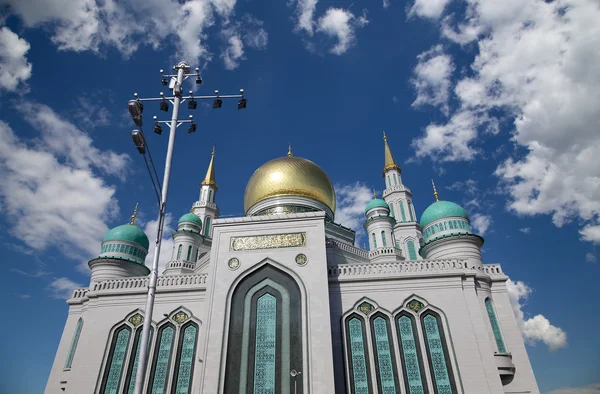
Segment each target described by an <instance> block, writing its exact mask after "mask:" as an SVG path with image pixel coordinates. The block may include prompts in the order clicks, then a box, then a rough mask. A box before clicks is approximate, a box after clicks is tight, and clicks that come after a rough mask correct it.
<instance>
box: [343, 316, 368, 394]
mask: <svg viewBox="0 0 600 394" xmlns="http://www.w3.org/2000/svg"><path fill="white" fill-rule="evenodd" d="M348 336H349V337H350V362H351V363H352V381H353V382H354V394H369V377H368V375H367V357H366V355H365V353H366V350H365V343H364V340H363V338H364V337H363V327H362V323H361V322H360V320H358V318H356V317H353V318H352V319H350V321H349V322H348Z"/></svg>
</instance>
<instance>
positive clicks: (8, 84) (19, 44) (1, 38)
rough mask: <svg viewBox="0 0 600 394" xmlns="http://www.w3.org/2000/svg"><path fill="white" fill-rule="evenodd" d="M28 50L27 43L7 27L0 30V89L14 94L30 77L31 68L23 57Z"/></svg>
mask: <svg viewBox="0 0 600 394" xmlns="http://www.w3.org/2000/svg"><path fill="white" fill-rule="evenodd" d="M1 3H2V2H1V1H0V4H1ZM29 48H30V45H29V43H28V42H27V41H25V40H24V39H22V38H21V37H19V36H18V35H16V34H15V33H13V32H12V31H11V30H10V29H9V28H8V27H2V28H0V89H5V90H8V91H12V92H14V91H16V90H17V87H18V86H19V85H20V84H22V83H24V82H25V81H27V80H28V79H29V78H30V77H31V69H32V66H31V63H29V62H28V61H27V58H26V57H25V55H26V54H27V52H29Z"/></svg>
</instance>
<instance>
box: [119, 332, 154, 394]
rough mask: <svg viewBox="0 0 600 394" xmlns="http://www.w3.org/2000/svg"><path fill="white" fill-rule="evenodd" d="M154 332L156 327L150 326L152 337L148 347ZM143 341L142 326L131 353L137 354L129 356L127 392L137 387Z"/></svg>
mask: <svg viewBox="0 0 600 394" xmlns="http://www.w3.org/2000/svg"><path fill="white" fill-rule="evenodd" d="M152 334H154V329H153V328H152V327H150V337H149V338H148V348H150V344H151V343H152ZM141 342H142V327H140V328H139V329H138V330H137V331H136V333H135V339H134V340H133V347H132V349H131V354H132V355H135V356H130V358H129V369H128V370H127V377H126V380H125V387H126V390H125V393H127V394H133V391H134V389H135V377H136V375H137V369H138V362H139V360H138V358H139V357H140V343H141Z"/></svg>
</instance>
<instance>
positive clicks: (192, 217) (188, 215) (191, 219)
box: [178, 212, 202, 228]
mask: <svg viewBox="0 0 600 394" xmlns="http://www.w3.org/2000/svg"><path fill="white" fill-rule="evenodd" d="M183 222H190V223H194V224H195V225H197V226H198V227H200V228H202V220H200V218H199V217H198V216H196V215H194V214H193V213H191V212H190V213H186V214H185V215H183V216H182V217H180V218H179V222H178V223H183Z"/></svg>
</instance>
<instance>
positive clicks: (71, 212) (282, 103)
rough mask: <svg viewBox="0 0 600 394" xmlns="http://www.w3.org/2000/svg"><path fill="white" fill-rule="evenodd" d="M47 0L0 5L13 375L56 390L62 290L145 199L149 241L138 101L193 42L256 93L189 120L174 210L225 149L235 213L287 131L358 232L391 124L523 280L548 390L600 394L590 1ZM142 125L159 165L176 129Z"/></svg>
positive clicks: (527, 327) (202, 58)
mask: <svg viewBox="0 0 600 394" xmlns="http://www.w3.org/2000/svg"><path fill="white" fill-rule="evenodd" d="M37 3H39V2H36V1H34V0H0V170H1V173H2V182H0V204H1V207H2V213H3V214H2V216H1V217H0V224H1V230H0V253H1V254H2V256H3V261H4V275H2V276H1V277H0V296H2V298H3V299H4V300H6V301H5V303H4V305H5V313H6V315H5V316H6V319H5V322H4V323H5V324H3V325H2V328H0V330H1V333H2V335H0V338H1V339H0V341H1V343H0V345H1V347H2V349H3V354H5V357H3V358H2V359H1V360H0V371H2V372H0V392H10V393H15V394H19V393H24V394H30V393H38V392H42V391H43V389H44V387H45V381H46V379H47V376H48V374H49V371H50V367H51V364H52V362H53V358H54V353H55V351H56V347H57V345H58V341H59V339H60V335H61V333H62V328H63V325H64V321H65V317H66V313H67V310H68V308H67V305H66V304H65V302H64V300H65V298H67V297H68V296H69V295H70V292H71V290H72V289H73V287H76V286H79V285H85V284H86V283H88V278H89V272H88V271H87V265H86V262H87V260H89V259H90V258H93V257H95V256H96V255H97V253H98V252H99V248H100V241H101V239H102V236H103V235H104V233H105V232H106V231H107V230H108V229H109V228H111V227H114V226H116V225H119V224H123V223H125V222H127V221H128V220H129V216H130V215H131V213H132V210H133V207H134V206H135V204H136V203H137V202H139V204H140V215H139V217H140V220H139V224H140V226H141V227H143V228H144V229H145V230H146V231H147V233H148V235H149V237H150V238H152V237H153V236H154V232H153V229H154V228H155V221H154V220H155V216H156V213H157V212H156V199H155V196H154V193H153V191H152V188H151V184H150V181H149V179H148V176H147V174H146V170H145V167H144V163H143V160H142V158H141V157H140V156H139V155H138V154H137V152H136V150H135V148H134V147H133V145H132V143H131V140H130V136H129V132H130V131H131V129H132V128H133V124H132V122H131V120H130V118H129V116H128V114H127V110H126V103H127V101H128V100H129V99H131V98H132V94H133V92H138V93H139V94H140V95H141V96H142V97H149V96H156V95H157V94H158V93H159V92H161V91H165V92H166V89H164V88H163V87H162V86H161V85H160V74H159V72H158V70H159V69H161V68H164V69H170V68H171V67H172V65H173V64H175V63H176V62H177V61H178V60H180V59H186V60H187V61H188V62H190V64H191V65H192V67H195V66H199V67H200V68H201V69H202V74H203V77H204V81H205V82H204V84H203V85H202V86H201V87H199V89H198V90H197V92H198V94H200V93H212V92H213V91H214V90H215V89H218V90H219V91H220V92H221V93H237V92H238V90H239V89H240V88H244V89H245V91H246V95H247V97H248V108H247V109H246V110H244V111H238V110H237V109H236V105H235V101H230V102H227V101H226V102H225V103H224V105H223V108H221V109H219V110H213V109H212V108H209V107H207V106H204V105H200V106H199V107H198V109H197V110H196V111H194V112H193V114H194V118H195V119H196V122H197V124H198V131H197V132H196V133H195V134H191V135H188V134H187V133H186V132H185V129H180V130H179V132H178V134H177V138H176V148H175V158H174V161H173V172H172V178H171V187H170V194H169V201H168V211H169V212H170V214H171V215H172V216H171V222H170V223H167V224H168V225H170V226H173V222H174V218H175V219H176V218H177V217H179V216H180V215H182V214H183V213H185V212H187V211H189V208H190V206H191V204H192V203H193V202H194V201H196V200H197V199H198V185H199V182H200V181H201V180H202V179H203V177H204V174H205V171H206V167H207V164H208V161H209V158H210V152H211V147H212V145H213V144H216V146H217V148H216V149H217V156H216V176H217V183H218V185H219V192H218V194H217V203H218V204H219V207H220V209H221V213H222V215H228V216H229V215H230V216H236V215H243V193H244V188H245V185H246V182H247V181H248V179H249V178H250V176H251V174H252V172H253V171H254V170H255V169H256V168H257V167H259V166H260V165H261V164H263V163H264V162H266V161H268V160H270V159H272V158H275V157H279V156H283V155H284V154H285V153H286V152H287V145H288V142H291V143H292V146H293V150H294V154H295V155H298V156H302V157H305V158H308V159H310V160H312V161H314V162H316V163H317V164H319V165H320V166H321V167H322V168H323V169H324V170H325V171H326V172H327V173H328V174H329V176H330V178H331V179H332V182H333V183H334V184H335V185H336V190H337V195H338V206H339V209H338V212H336V218H337V221H341V222H342V224H345V225H347V226H352V227H353V228H354V229H355V230H360V228H361V227H362V220H363V217H362V215H363V209H364V206H365V205H366V202H367V201H368V200H369V198H370V196H371V193H372V192H371V191H372V190H373V189H375V190H376V191H377V192H378V193H381V191H382V189H383V179H382V178H381V171H382V167H383V141H382V130H385V131H386V132H387V135H388V137H389V142H390V145H391V147H392V151H393V153H394V155H395V157H396V160H397V161H398V163H399V164H400V166H401V167H402V169H403V181H404V183H405V184H406V185H407V186H408V187H409V188H411V190H412V192H413V194H414V205H415V209H416V210H417V212H418V214H419V215H420V213H421V212H423V210H424V209H425V208H426V207H427V206H428V205H429V204H430V203H431V202H433V195H432V191H431V186H430V179H431V178H435V180H436V184H437V186H438V190H439V192H440V196H441V198H442V199H447V200H451V201H455V202H458V203H460V204H462V205H463V206H465V207H466V208H467V210H468V212H469V214H470V217H471V221H472V224H473V226H474V227H475V228H476V229H477V231H479V233H480V234H482V235H483V236H484V238H485V245H484V260H485V262H486V263H500V264H502V266H503V269H504V271H505V272H507V273H508V275H510V277H511V278H512V282H511V285H510V291H511V293H510V294H511V296H512V300H513V303H514V305H513V306H514V309H515V312H516V314H517V317H518V321H519V323H520V325H521V327H522V331H523V335H524V338H525V339H526V342H527V343H528V351H529V355H530V358H531V362H532V365H533V368H534V371H535V374H536V377H537V379H538V383H539V386H540V389H541V390H542V392H545V393H552V394H567V393H568V394H589V393H597V392H598V390H599V387H600V386H599V383H598V382H599V379H598V376H600V367H599V366H600V356H599V354H600V353H599V352H598V349H600V339H599V337H598V335H597V333H596V331H597V330H596V329H595V328H596V327H597V325H598V324H600V317H599V316H598V314H597V313H593V310H595V309H597V308H595V304H596V303H597V302H598V300H599V297H598V290H597V289H598V287H597V285H596V281H595V278H597V277H598V274H599V273H600V272H599V271H600V265H599V264H598V262H597V260H598V254H597V244H598V243H599V242H600V224H599V217H598V213H599V212H600V169H599V167H598V165H597V159H596V158H597V157H598V156H599V155H600V134H598V132H597V130H598V126H600V115H599V114H598V111H597V109H598V108H599V107H600V69H599V68H598V67H597V64H600V50H599V49H598V48H600V26H599V25H598V24H597V20H598V19H599V18H600V9H599V7H598V4H597V3H596V2H595V1H593V0H578V1H575V0H556V1H553V2H543V1H539V0H528V1H526V2H524V1H523V0H505V1H502V2H498V1H494V0H479V1H475V0H465V1H456V0H454V1H453V0H435V1H434V0H426V1H425V0H416V1H414V2H413V0H410V1H408V2H401V1H394V0H384V1H383V2H382V1H364V0H363V1H360V0H359V1H355V2H350V1H323V0H295V1H294V0H292V1H291V2H255V1H254V2H253V1H236V0H192V1H187V2H184V1H179V2H177V1H166V0H161V1H158V0H152V1H149V0H148V1H142V0H132V1H130V2H119V3H116V2H113V1H112V0H105V1H102V2H99V1H98V2H97V1H95V0H47V1H45V2H44V6H43V7H40V6H39V4H37ZM186 88H187V89H196V88H197V86H195V85H193V84H191V83H190V85H189V87H186ZM155 107H156V108H155ZM144 115H145V119H146V123H147V124H148V123H150V122H149V120H150V117H151V116H152V115H158V116H159V117H163V118H165V119H166V114H165V113H163V112H160V111H159V110H158V105H155V106H154V105H153V104H148V105H147V106H146V108H145V112H144ZM188 115H189V114H188V110H187V108H186V109H184V111H183V116H184V117H187V116H188ZM147 138H148V142H149V144H150V147H151V148H152V152H153V154H154V158H155V160H156V163H157V166H158V168H160V169H162V168H163V165H164V159H163V157H164V153H165V150H166V142H167V135H166V134H165V133H163V135H162V136H157V135H155V134H153V133H148V134H147ZM161 172H162V171H161ZM361 239H362V238H361V234H360V233H359V241H358V243H359V245H360V246H362V244H361V242H362V240H361ZM163 249H164V252H165V256H167V255H168V254H170V246H169V243H168V240H167V241H166V242H165V246H164V247H163ZM147 261H151V260H150V257H149V258H148V260H147ZM164 263H165V261H163V264H164ZM582 317H585V319H584V321H582V320H581V319H582ZM7 355H10V356H7ZM567 387H570V389H566V388H567Z"/></svg>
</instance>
